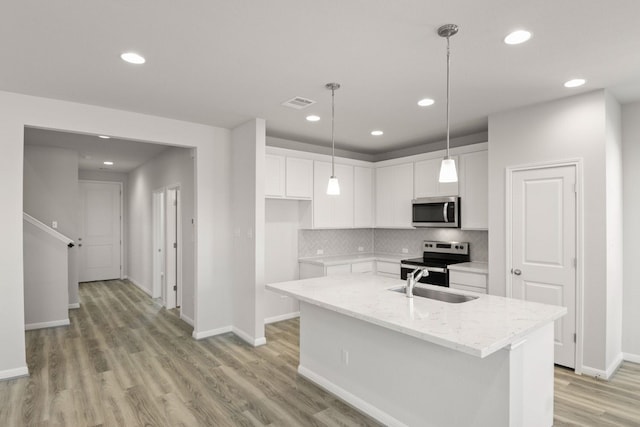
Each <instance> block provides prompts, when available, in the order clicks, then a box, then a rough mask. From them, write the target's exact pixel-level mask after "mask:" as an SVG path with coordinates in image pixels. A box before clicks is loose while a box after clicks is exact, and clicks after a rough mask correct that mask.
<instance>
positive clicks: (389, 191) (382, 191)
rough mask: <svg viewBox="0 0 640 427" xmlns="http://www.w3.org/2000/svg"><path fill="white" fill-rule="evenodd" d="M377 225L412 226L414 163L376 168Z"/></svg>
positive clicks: (392, 226) (390, 226)
mask: <svg viewBox="0 0 640 427" xmlns="http://www.w3.org/2000/svg"><path fill="white" fill-rule="evenodd" d="M375 187H376V191H375V194H376V201H375V204H376V227H389V228H410V227H411V199H413V163H402V164H399V165H392V166H383V167H379V168H377V169H376V181H375Z"/></svg>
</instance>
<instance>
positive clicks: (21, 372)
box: [0, 366, 29, 380]
mask: <svg viewBox="0 0 640 427" xmlns="http://www.w3.org/2000/svg"><path fill="white" fill-rule="evenodd" d="M28 375H29V368H27V367H26V366H23V367H21V368H15V369H6V370H4V371H0V380H8V379H12V378H19V377H26V376H28Z"/></svg>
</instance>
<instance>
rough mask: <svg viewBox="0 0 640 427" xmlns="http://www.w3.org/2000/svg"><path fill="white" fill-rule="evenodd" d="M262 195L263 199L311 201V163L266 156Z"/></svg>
mask: <svg viewBox="0 0 640 427" xmlns="http://www.w3.org/2000/svg"><path fill="white" fill-rule="evenodd" d="M264 193H265V197H277V198H291V199H311V198H312V196H313V161H312V160H308V159H298V158H295V157H285V156H278V155H273V154H267V155H266V156H265V191H264Z"/></svg>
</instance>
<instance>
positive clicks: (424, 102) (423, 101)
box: [418, 98, 436, 107]
mask: <svg viewBox="0 0 640 427" xmlns="http://www.w3.org/2000/svg"><path fill="white" fill-rule="evenodd" d="M435 102H436V101H434V100H433V99H431V98H424V99H421V100H420V101H418V105H419V106H421V107H428V106H429V105H433V104H434V103H435Z"/></svg>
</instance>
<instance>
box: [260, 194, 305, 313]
mask: <svg viewBox="0 0 640 427" xmlns="http://www.w3.org/2000/svg"><path fill="white" fill-rule="evenodd" d="M300 203H309V202H299V201H296V200H278V199H267V200H266V202H265V251H264V262H265V283H277V282H284V281H287V280H298V279H299V268H298V228H299V227H300V217H299V215H300V212H299V209H298V207H299V204H300ZM299 311H300V307H299V304H298V301H297V300H294V299H292V298H290V297H287V296H285V295H280V294H277V293H275V292H272V291H267V290H265V295H264V316H265V321H266V322H273V321H277V320H282V319H286V318H289V317H293V316H295V315H297V314H298V312H299Z"/></svg>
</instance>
